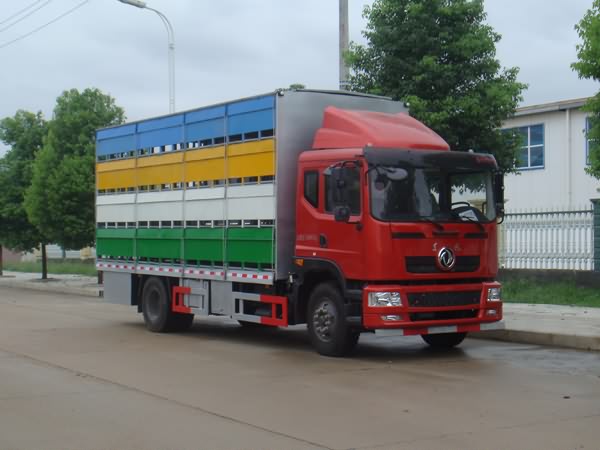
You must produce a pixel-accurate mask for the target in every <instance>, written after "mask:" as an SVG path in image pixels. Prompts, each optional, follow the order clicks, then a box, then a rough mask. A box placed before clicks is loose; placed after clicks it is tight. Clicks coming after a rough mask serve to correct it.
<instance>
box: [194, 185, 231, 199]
mask: <svg viewBox="0 0 600 450" xmlns="http://www.w3.org/2000/svg"><path fill="white" fill-rule="evenodd" d="M217 198H225V188H222V187H215V188H199V189H188V190H186V191H185V199H186V200H211V199H217Z"/></svg>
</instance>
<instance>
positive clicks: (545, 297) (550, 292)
mask: <svg viewBox="0 0 600 450" xmlns="http://www.w3.org/2000/svg"><path fill="white" fill-rule="evenodd" d="M502 297H503V300H504V301H505V302H509V303H541V304H547V305H572V306H592V307H596V308H600V292H599V291H598V289H594V288H591V287H583V286H577V285H576V284H575V282H573V281H561V282H547V281H546V282H540V281H534V280H529V279H513V280H507V281H503V282H502Z"/></svg>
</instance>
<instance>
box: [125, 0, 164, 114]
mask: <svg viewBox="0 0 600 450" xmlns="http://www.w3.org/2000/svg"><path fill="white" fill-rule="evenodd" d="M119 1H120V2H121V3H125V4H126V5H131V6H135V7H136V8H141V9H148V10H150V11H153V12H155V13H156V14H157V15H158V17H160V20H162V22H163V23H164V25H165V28H166V29H167V35H168V39H169V112H170V113H174V112H175V33H174V32H173V27H172V26H171V22H169V19H167V17H166V16H165V15H164V14H163V13H161V12H160V11H157V10H156V9H154V8H150V7H149V6H148V5H146V2H143V1H141V0H119Z"/></svg>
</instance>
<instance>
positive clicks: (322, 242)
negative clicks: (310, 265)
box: [319, 234, 327, 248]
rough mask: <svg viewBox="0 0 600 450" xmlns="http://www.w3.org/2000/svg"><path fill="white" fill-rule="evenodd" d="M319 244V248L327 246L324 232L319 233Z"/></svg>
mask: <svg viewBox="0 0 600 450" xmlns="http://www.w3.org/2000/svg"><path fill="white" fill-rule="evenodd" d="M319 245H320V246H321V248H325V247H327V236H325V235H324V234H321V235H319Z"/></svg>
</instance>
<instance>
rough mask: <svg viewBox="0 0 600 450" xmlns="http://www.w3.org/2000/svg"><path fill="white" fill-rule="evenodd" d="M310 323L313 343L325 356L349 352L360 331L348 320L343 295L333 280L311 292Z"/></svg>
mask: <svg viewBox="0 0 600 450" xmlns="http://www.w3.org/2000/svg"><path fill="white" fill-rule="evenodd" d="M307 327H308V335H309V337H310V341H311V343H312V345H313V347H314V348H315V349H316V350H317V352H319V353H320V354H321V355H324V356H334V357H339V356H345V355H347V354H349V353H350V352H352V350H354V348H355V347H356V343H357V342H358V338H359V335H360V333H359V332H357V331H355V330H352V329H351V328H350V327H349V326H348V324H347V323H346V315H345V313H344V302H343V298H342V295H341V294H340V291H339V290H338V289H337V288H336V287H335V286H334V285H333V284H331V283H324V284H320V285H318V286H317V287H316V288H315V289H314V290H313V292H312V294H311V295H310V299H309V301H308V312H307Z"/></svg>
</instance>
